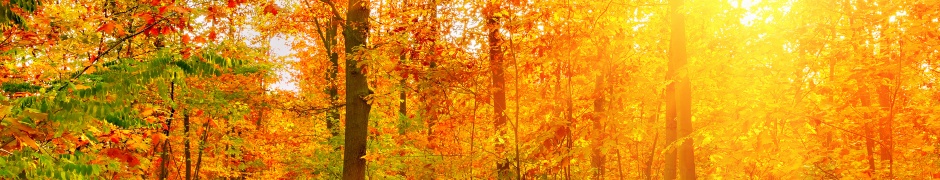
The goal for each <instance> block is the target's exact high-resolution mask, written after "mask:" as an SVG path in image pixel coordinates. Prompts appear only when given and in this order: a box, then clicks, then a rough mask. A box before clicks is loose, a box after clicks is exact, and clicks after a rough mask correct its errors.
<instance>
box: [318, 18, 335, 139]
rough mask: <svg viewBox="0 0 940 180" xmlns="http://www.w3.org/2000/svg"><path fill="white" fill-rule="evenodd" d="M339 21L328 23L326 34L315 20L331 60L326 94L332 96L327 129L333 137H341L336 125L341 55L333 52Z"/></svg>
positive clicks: (333, 20) (327, 73)
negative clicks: (337, 81) (337, 82)
mask: <svg viewBox="0 0 940 180" xmlns="http://www.w3.org/2000/svg"><path fill="white" fill-rule="evenodd" d="M338 19H339V18H338V17H332V18H331V19H330V20H329V21H327V22H326V32H324V31H323V29H321V28H320V22H319V21H316V19H314V23H316V26H317V33H318V34H319V35H320V41H322V42H323V49H324V50H325V51H326V54H327V55H328V56H329V59H330V66H329V67H328V69H327V70H326V81H327V83H329V85H327V86H326V93H327V94H329V96H330V97H329V98H330V99H329V103H330V105H329V106H328V107H327V108H329V109H327V110H326V111H327V115H326V128H327V129H329V131H330V135H331V136H332V137H335V136H336V135H339V128H338V127H336V124H338V123H339V109H338V108H336V106H337V105H338V104H339V102H338V101H339V91H338V90H337V89H338V88H337V85H336V80H337V79H336V77H337V76H338V75H339V54H337V53H336V52H333V47H335V46H336V40H335V38H336V31H337V29H338V26H339V24H337V22H338V21H339V20H338Z"/></svg>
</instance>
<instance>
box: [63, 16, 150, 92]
mask: <svg viewBox="0 0 940 180" xmlns="http://www.w3.org/2000/svg"><path fill="white" fill-rule="evenodd" d="M164 20H166V19H161V20H159V21H156V22H154V23H152V24H150V25H148V26H147V27H146V28H144V29H141V30H140V31H138V32H135V33H133V34H130V35H127V36H125V37H124V38H121V39H119V40H117V41H116V43H114V44H112V45H111V46H109V47H108V49H105V50H104V51H99V52H98V54H97V55H96V56H95V57H94V58H93V59H91V64H88V65H87V66H85V67H84V68H82V70H81V71H79V72H77V73H75V74H74V75H72V77H70V78H69V82H71V81H73V80H75V79H76V78H78V77H80V76H82V74H85V72H86V71H88V69H89V68H91V66H94V65H95V63H97V62H98V60H100V59H101V57H102V56H104V55H107V54H108V53H110V52H111V51H112V50H114V48H117V47H118V46H119V45H121V44H122V43H123V42H124V41H127V40H128V39H130V38H133V37H136V36H137V35H140V34H142V33H143V32H146V31H147V30H150V29H151V28H153V27H154V26H156V25H157V24H159V23H160V22H161V21H164ZM65 87H67V86H62V87H59V89H58V90H59V91H61V90H62V89H65Z"/></svg>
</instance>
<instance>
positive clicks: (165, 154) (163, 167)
mask: <svg viewBox="0 0 940 180" xmlns="http://www.w3.org/2000/svg"><path fill="white" fill-rule="evenodd" d="M175 92H176V83H175V82H173V81H172V80H170V101H171V102H172V101H174V100H175V97H174V96H175V95H176V93H175ZM175 114H176V108H175V107H170V116H169V118H167V119H166V122H165V123H166V127H164V129H163V135H164V136H166V139H165V140H163V151H162V152H161V153H160V179H167V176H169V170H168V169H167V168H168V167H169V166H167V165H168V162H169V161H170V160H169V158H170V153H169V152H170V125H171V124H172V123H173V115H175Z"/></svg>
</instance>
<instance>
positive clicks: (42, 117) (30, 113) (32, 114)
mask: <svg viewBox="0 0 940 180" xmlns="http://www.w3.org/2000/svg"><path fill="white" fill-rule="evenodd" d="M23 112H24V113H26V116H29V117H30V118H33V119H35V120H39V121H45V120H46V119H48V118H49V115H48V114H46V113H37V112H33V111H23Z"/></svg>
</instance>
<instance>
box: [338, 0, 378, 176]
mask: <svg viewBox="0 0 940 180" xmlns="http://www.w3.org/2000/svg"><path fill="white" fill-rule="evenodd" d="M347 7H348V8H347V12H346V26H345V29H344V30H343V38H344V39H345V40H346V140H345V149H344V150H343V179H365V175H366V174H365V173H366V161H365V159H363V158H362V157H363V156H365V155H366V141H367V139H368V129H369V112H370V111H371V110H372V105H370V104H369V102H368V101H367V100H366V98H368V97H369V96H370V95H372V90H370V89H369V84H368V83H367V82H366V76H365V72H364V71H363V69H364V68H363V66H361V65H360V64H359V62H360V61H362V59H363V58H365V57H367V56H366V55H365V53H366V52H367V48H368V46H366V42H367V41H366V40H368V37H369V36H368V35H369V12H370V11H369V1H367V0H350V1H349V3H348V4H347Z"/></svg>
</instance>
